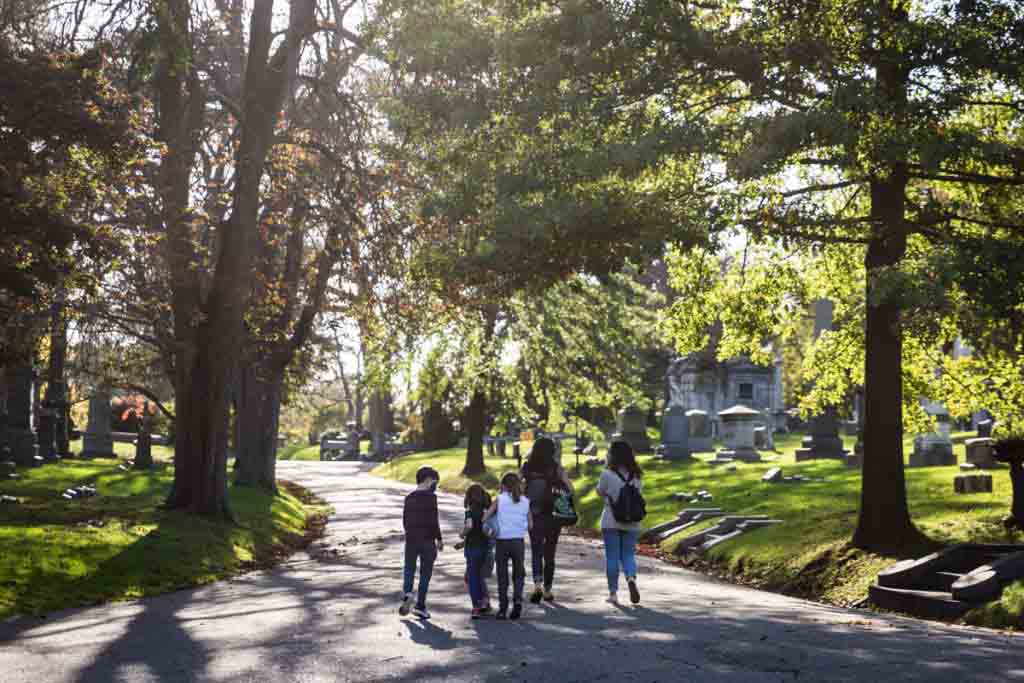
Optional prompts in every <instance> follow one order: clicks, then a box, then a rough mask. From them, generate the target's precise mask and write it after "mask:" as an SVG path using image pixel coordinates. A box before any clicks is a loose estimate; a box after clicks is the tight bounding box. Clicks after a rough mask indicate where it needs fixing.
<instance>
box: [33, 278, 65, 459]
mask: <svg viewBox="0 0 1024 683" xmlns="http://www.w3.org/2000/svg"><path fill="white" fill-rule="evenodd" d="M64 300H65V293H64V287H63V285H60V286H59V287H58V290H57V291H56V293H55V294H54V302H53V308H52V311H51V320H50V358H49V363H48V366H47V373H46V398H45V399H44V401H43V408H44V410H42V411H41V413H40V418H39V454H40V455H41V456H43V459H44V460H52V459H53V457H54V456H59V457H62V458H66V457H68V455H70V444H69V443H68V423H67V413H68V390H67V382H66V381H65V377H64V365H65V359H66V356H67V342H68V326H67V318H66V316H65V314H64Z"/></svg>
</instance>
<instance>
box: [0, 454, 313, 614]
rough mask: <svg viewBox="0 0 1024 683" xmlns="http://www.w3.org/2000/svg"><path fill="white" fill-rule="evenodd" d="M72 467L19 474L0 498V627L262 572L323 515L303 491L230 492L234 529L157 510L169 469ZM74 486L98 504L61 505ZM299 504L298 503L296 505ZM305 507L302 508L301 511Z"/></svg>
mask: <svg viewBox="0 0 1024 683" xmlns="http://www.w3.org/2000/svg"><path fill="white" fill-rule="evenodd" d="M121 462H122V461H120V460H114V459H109V460H108V459H97V460H89V461H83V460H73V459H68V460H64V461H63V462H60V463H56V464H48V465H45V466H43V467H39V468H36V469H27V470H23V471H22V472H20V473H19V475H20V476H19V478H18V479H16V480H9V481H3V482H2V483H0V494H2V495H5V496H13V497H16V498H18V499H19V501H20V503H19V504H18V505H2V506H0V547H2V548H3V552H2V553H0V618H5V617H10V616H12V615H17V614H23V615H37V614H44V613H47V612H51V611H54V610H58V609H62V608H67V607H76V606H82V605H91V604H97V603H101V602H106V601H111V600H123V599H130V598H139V597H142V596H146V595H153V594H157V593H164V592H167V591H172V590H176V589H179V588H183V587H187V586H193V585H198V584H203V583H208V582H211V581H214V580H217V579H220V578H224V577H226V576H230V575H232V574H236V573H239V572H242V571H245V570H250V569H254V568H257V567H260V566H265V565H267V564H270V563H272V562H274V561H276V560H277V559H280V558H281V557H283V556H285V555H288V554H290V553H291V552H292V551H293V550H294V549H296V548H298V547H300V546H301V545H303V544H304V541H305V539H307V538H309V537H310V535H311V534H312V533H314V529H317V528H319V524H318V520H319V518H320V517H321V516H322V515H323V513H324V512H325V509H324V508H323V507H321V506H319V505H318V504H317V503H316V502H315V501H314V500H313V499H312V498H311V496H310V495H309V494H308V492H306V491H305V490H304V489H301V488H299V487H294V486H292V485H289V484H285V485H283V486H282V487H281V492H280V495H279V496H276V497H275V496H271V495H268V494H266V493H263V492H261V491H260V490H258V489H255V488H241V487H232V488H231V489H230V504H231V508H232V511H233V513H234V515H235V517H236V519H237V524H231V523H228V522H223V521H213V520H208V519H203V518H197V517H196V516H194V515H188V514H186V513H184V512H180V511H170V510H164V509H162V508H161V504H162V503H163V502H164V500H165V499H166V497H167V494H168V491H169V490H170V486H171V483H172V479H173V469H172V467H171V466H170V465H169V464H168V463H166V462H160V461H159V460H158V462H157V464H156V465H155V466H154V467H153V469H151V470H148V471H133V470H126V469H121V468H120V467H119V465H120V464H121ZM82 484H91V485H93V486H95V488H96V490H97V495H96V496H95V497H90V498H80V499H75V500H70V501H69V500H64V499H63V498H61V496H60V492H62V491H64V490H66V489H68V488H70V487H72V486H79V485H82ZM300 497H301V500H300ZM303 501H306V502H303Z"/></svg>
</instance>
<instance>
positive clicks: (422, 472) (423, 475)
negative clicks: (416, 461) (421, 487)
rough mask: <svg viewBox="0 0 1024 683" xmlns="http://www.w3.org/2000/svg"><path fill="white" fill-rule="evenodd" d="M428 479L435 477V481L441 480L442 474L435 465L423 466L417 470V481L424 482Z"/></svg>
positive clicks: (418, 482)
mask: <svg viewBox="0 0 1024 683" xmlns="http://www.w3.org/2000/svg"><path fill="white" fill-rule="evenodd" d="M427 479H433V480H434V481H441V475H440V474H438V473H437V470H435V469H434V468H433V467H421V468H419V469H418V470H416V483H417V484H422V483H423V482H425V481H426V480H427Z"/></svg>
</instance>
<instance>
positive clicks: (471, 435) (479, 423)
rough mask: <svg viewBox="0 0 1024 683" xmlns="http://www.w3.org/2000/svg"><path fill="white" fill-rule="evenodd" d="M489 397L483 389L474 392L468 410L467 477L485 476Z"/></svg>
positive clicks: (465, 467)
mask: <svg viewBox="0 0 1024 683" xmlns="http://www.w3.org/2000/svg"><path fill="white" fill-rule="evenodd" d="M486 423H487V395H486V394H485V393H484V390H483V389H482V388H478V389H477V390H476V391H474V392H473V398H472V400H471V401H470V402H469V408H467V409H466V434H467V437H468V439H467V443H466V464H465V466H463V468H462V473H463V474H464V475H466V476H467V477H471V476H473V475H477V474H483V473H484V472H485V471H486V470H487V467H486V465H484V431H485V430H486V429H487V424H486Z"/></svg>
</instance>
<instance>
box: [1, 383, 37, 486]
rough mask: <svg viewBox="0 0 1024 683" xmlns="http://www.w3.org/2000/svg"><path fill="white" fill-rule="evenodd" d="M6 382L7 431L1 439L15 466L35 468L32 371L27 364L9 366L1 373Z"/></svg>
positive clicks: (35, 448)
mask: <svg viewBox="0 0 1024 683" xmlns="http://www.w3.org/2000/svg"><path fill="white" fill-rule="evenodd" d="M5 376H6V380H7V416H6V418H7V419H6V423H7V428H6V430H4V431H5V432H6V434H4V435H0V436H3V437H4V440H5V442H6V444H5V445H6V446H7V448H8V449H9V451H10V452H9V454H8V457H10V459H11V460H13V461H14V462H15V464H17V466H18V467H36V466H38V465H41V464H42V458H41V457H40V455H39V441H38V439H37V436H36V432H35V429H34V425H33V422H32V407H33V404H34V403H35V385H36V372H35V369H34V368H33V367H32V365H31V364H28V363H26V364H23V365H15V366H10V367H8V368H7V369H6V371H5Z"/></svg>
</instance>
